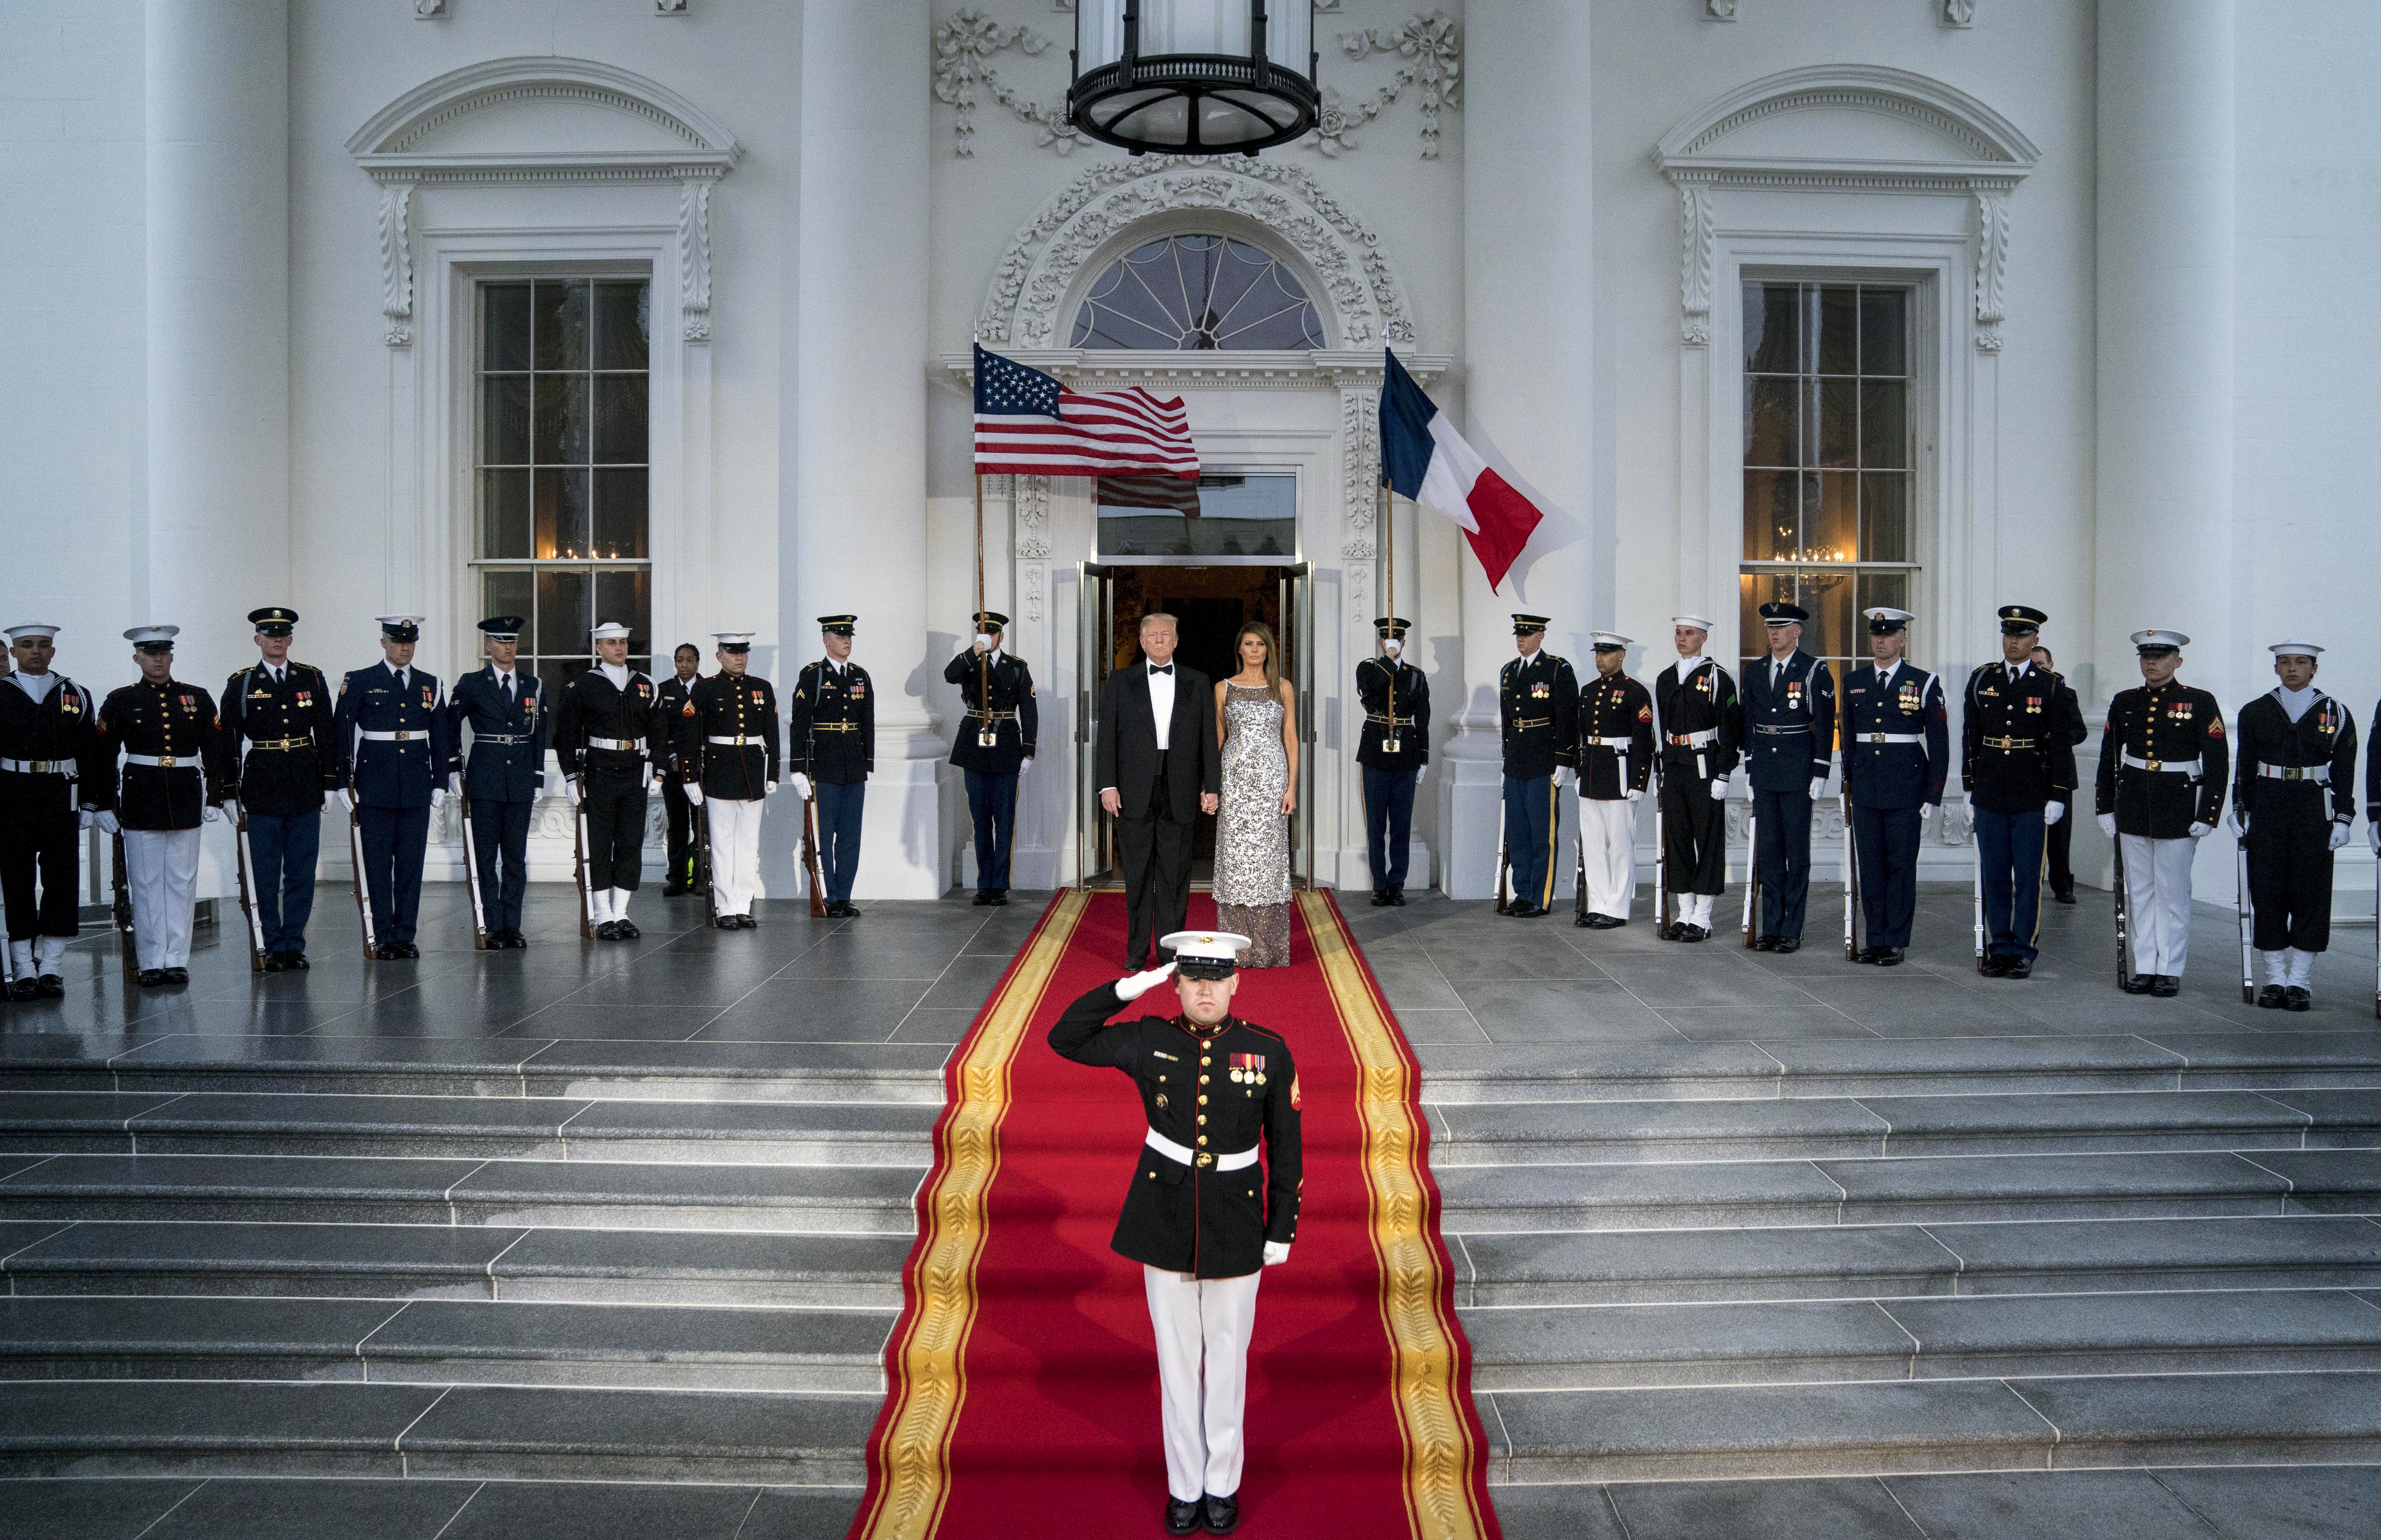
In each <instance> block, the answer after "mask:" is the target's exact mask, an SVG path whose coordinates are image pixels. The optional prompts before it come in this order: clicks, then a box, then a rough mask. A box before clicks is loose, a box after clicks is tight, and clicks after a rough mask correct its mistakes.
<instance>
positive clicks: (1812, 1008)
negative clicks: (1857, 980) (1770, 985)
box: [1654, 1005, 1879, 1043]
mask: <svg viewBox="0 0 2381 1540" xmlns="http://www.w3.org/2000/svg"><path fill="white" fill-rule="evenodd" d="M1654 1009H1655V1010H1656V1012H1657V1013H1658V1014H1659V1015H1660V1016H1661V1018H1662V1020H1663V1021H1667V1022H1668V1023H1670V1025H1671V1026H1673V1027H1675V1028H1676V1029H1678V1033H1679V1036H1681V1037H1684V1038H1686V1039H1687V1040H1688V1041H1690V1042H1693V1043H1728V1042H1740V1041H1743V1040H1745V1039H1748V1038H1749V1039H1751V1040H1752V1041H1754V1042H1759V1043H1793V1042H1799V1041H1801V1039H1804V1038H1811V1037H1822V1038H1824V1037H1851V1038H1865V1039H1868V1040H1871V1041H1874V1040H1875V1039H1876V1038H1877V1037H1878V1035H1879V1033H1877V1032H1876V1031H1875V1030H1874V1028H1870V1027H1864V1026H1862V1025H1861V1024H1860V1023H1859V1022H1858V1021H1853V1020H1852V1019H1851V1018H1850V1017H1849V1016H1847V1015H1845V1014H1844V1013H1843V1012H1842V1011H1840V1010H1838V1009H1836V1008H1835V1007H1833V1006H1824V1005H1799V1006H1775V1005H1773V1006H1763V1007H1762V1008H1759V1009H1758V1010H1752V1011H1746V1010H1740V1009H1738V1008H1735V1007H1733V1006H1674V1005H1665V1006H1657V1007H1655V1008H1654Z"/></svg>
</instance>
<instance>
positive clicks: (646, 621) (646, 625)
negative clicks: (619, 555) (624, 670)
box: [595, 570, 653, 653]
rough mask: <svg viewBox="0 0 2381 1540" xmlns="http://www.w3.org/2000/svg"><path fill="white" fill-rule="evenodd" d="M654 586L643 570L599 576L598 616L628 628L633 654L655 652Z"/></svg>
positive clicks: (597, 587)
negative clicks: (615, 621)
mask: <svg viewBox="0 0 2381 1540" xmlns="http://www.w3.org/2000/svg"><path fill="white" fill-rule="evenodd" d="M595 617H596V618H597V619H598V620H617V621H619V622H620V623H621V624H623V625H625V626H627V627H628V628H629V652H631V653H650V652H652V651H653V584H652V581H651V580H650V579H649V578H648V576H647V575H646V574H645V573H644V572H643V571H641V570H629V571H612V572H598V573H596V574H595Z"/></svg>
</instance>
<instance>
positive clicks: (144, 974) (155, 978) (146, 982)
mask: <svg viewBox="0 0 2381 1540" xmlns="http://www.w3.org/2000/svg"><path fill="white" fill-rule="evenodd" d="M164 983H165V970H164V969H163V968H143V969H142V970H140V987H141V988H143V989H154V988H156V987H157V986H158V985H160V984H164Z"/></svg>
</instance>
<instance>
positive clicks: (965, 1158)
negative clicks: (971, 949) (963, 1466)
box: [862, 888, 1091, 1540]
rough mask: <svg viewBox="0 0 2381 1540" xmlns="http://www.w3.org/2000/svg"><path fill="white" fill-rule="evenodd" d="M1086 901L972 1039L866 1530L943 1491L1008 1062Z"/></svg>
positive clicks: (1064, 902) (928, 1527)
mask: <svg viewBox="0 0 2381 1540" xmlns="http://www.w3.org/2000/svg"><path fill="white" fill-rule="evenodd" d="M1090 903H1091V895H1090V894H1089V893H1087V892H1084V891H1083V890H1082V889H1081V888H1076V889H1073V890H1071V891H1068V892H1066V893H1062V894H1060V895H1059V896H1058V898H1056V900H1055V901H1054V902H1053V904H1052V905H1051V911H1050V917H1049V919H1048V921H1047V922H1046V923H1044V924H1043V926H1042V928H1041V930H1040V931H1039V932H1038V933H1037V934H1036V935H1035V936H1034V938H1033V941H1032V945H1031V947H1029V948H1028V949H1027V951H1026V954H1025V957H1024V959H1023V960H1022V961H1021V962H1020V963H1019V964H1018V966H1017V968H1016V969H1015V971H1014V972H1011V973H1010V974H1009V975H1008V980H1007V983H1006V984H1003V985H1002V986H1001V990H1000V994H999V995H998V996H997V997H995V999H994V1000H993V1002H992V1004H991V1006H990V1008H988V1009H987V1010H986V1011H985V1013H984V1020H983V1026H982V1027H981V1028H979V1029H978V1030H977V1032H976V1033H975V1035H974V1036H973V1038H971V1040H970V1042H969V1044H968V1050H967V1057H966V1058H965V1059H964V1060H963V1061H962V1062H961V1063H960V1065H959V1096H958V1101H957V1103H956V1105H954V1106H952V1107H951V1109H950V1115H949V1117H948V1118H946V1119H945V1121H944V1124H943V1134H942V1141H941V1147H940V1148H939V1149H937V1150H936V1151H935V1155H936V1156H937V1159H936V1162H935V1166H936V1171H937V1175H936V1177H935V1180H934V1192H933V1195H932V1201H931V1202H930V1203H929V1204H928V1205H927V1208H926V1224H927V1231H926V1236H925V1239H924V1243H923V1244H922V1246H921V1247H920V1248H919V1251H918V1260H917V1262H916V1264H915V1265H914V1271H913V1277H914V1278H915V1280H916V1289H917V1308H916V1310H915V1311H914V1312H913V1313H912V1314H911V1316H910V1326H909V1329H908V1330H907V1331H906V1332H905V1333H904V1334H903V1335H902V1338H901V1341H900V1343H899V1345H898V1347H897V1349H896V1351H895V1353H894V1363H896V1364H897V1371H896V1373H897V1379H896V1381H895V1383H894V1384H893V1385H892V1386H891V1387H889V1388H890V1389H891V1391H892V1393H893V1394H894V1395H895V1396H897V1398H898V1405H897V1408H896V1409H895V1411H894V1413H893V1415H892V1416H891V1417H890V1418H888V1419H887V1420H886V1422H885V1432H884V1435H883V1436H882V1437H881V1438H880V1439H879V1440H878V1444H877V1448H876V1455H877V1462H878V1466H879V1469H880V1470H881V1471H882V1472H883V1473H884V1479H883V1482H882V1484H881V1485H880V1487H879V1495H878V1497H877V1500H876V1507H875V1509H874V1511H873V1512H872V1513H870V1514H869V1516H868V1525H867V1528H866V1529H865V1530H864V1531H863V1532H862V1533H863V1534H866V1535H867V1536H868V1537H869V1540H928V1537H929V1536H931V1535H933V1534H934V1530H935V1527H936V1526H937V1525H938V1524H940V1523H941V1522H942V1516H943V1504H944V1502H945V1501H946V1499H947V1497H948V1496H949V1493H950V1442H951V1433H952V1431H953V1429H955V1428H956V1427H958V1425H959V1409H960V1407H961V1406H963V1405H964V1404H965V1403H966V1401H967V1342H968V1333H969V1331H970V1330H971V1328H972V1327H973V1326H974V1325H975V1316H976V1290H975V1270H976V1264H977V1262H978V1260H979V1259H981V1258H982V1256H983V1244H984V1234H985V1223H984V1196H985V1194H986V1193H988V1192H990V1191H991V1190H992V1183H993V1179H994V1178H995V1176H997V1175H998V1174H999V1172H1000V1125H1001V1121H1002V1119H1003V1118H1006V1117H1007V1115H1008V1100H1009V1094H1008V1074H1009V1066H1010V1064H1011V1063H1012V1062H1013V1061H1014V1060H1015V1058H1016V1057H1017V1049H1018V1045H1020V1043H1022V1042H1023V1041H1024V1037H1025V1029H1026V1028H1027V1027H1028V1026H1030V1025H1032V1021H1033V1013H1034V1011H1035V1009H1036V1008H1039V1006H1040V1005H1041V1003H1042V996H1043V992H1044V990H1046V989H1047V988H1048V987H1049V984H1050V977H1051V975H1052V974H1053V973H1055V972H1057V969H1058V959H1060V958H1062V957H1064V956H1065V955H1066V951H1067V944H1068V941H1069V940H1071V939H1072V938H1073V936H1074V934H1075V925H1076V923H1077V922H1079V921H1080V920H1081V919H1082V917H1083V911H1084V910H1085V909H1086V908H1087V907H1088V906H1089V905H1090Z"/></svg>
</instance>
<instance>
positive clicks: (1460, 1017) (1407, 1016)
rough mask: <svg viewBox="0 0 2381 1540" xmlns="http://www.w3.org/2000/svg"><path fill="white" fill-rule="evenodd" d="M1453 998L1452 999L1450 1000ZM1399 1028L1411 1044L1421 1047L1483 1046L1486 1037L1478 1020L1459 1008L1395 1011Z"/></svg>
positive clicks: (1398, 1009)
mask: <svg viewBox="0 0 2381 1540" xmlns="http://www.w3.org/2000/svg"><path fill="white" fill-rule="evenodd" d="M1449 997H1450V998H1452V996H1449ZM1397 1018H1398V1030H1399V1031H1401V1032H1403V1033H1405V1034H1406V1041H1407V1042H1408V1043H1410V1044H1417V1045H1419V1044H1423V1043H1486V1042H1488V1041H1489V1037H1488V1033H1487V1032H1486V1030H1485V1029H1484V1028H1483V1027H1482V1026H1481V1025H1480V1021H1479V1019H1478V1018H1477V1017H1475V1016H1473V1015H1472V1014H1471V1012H1470V1011H1468V1010H1465V1009H1462V1008H1455V1009H1451V1010H1411V1009H1408V1008H1403V1007H1398V1008H1397Z"/></svg>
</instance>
